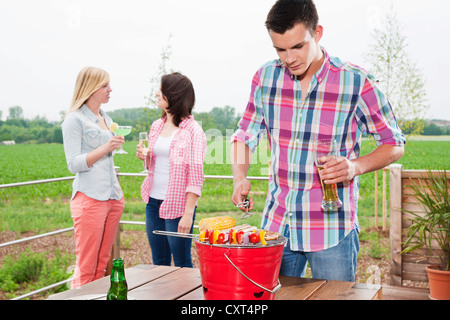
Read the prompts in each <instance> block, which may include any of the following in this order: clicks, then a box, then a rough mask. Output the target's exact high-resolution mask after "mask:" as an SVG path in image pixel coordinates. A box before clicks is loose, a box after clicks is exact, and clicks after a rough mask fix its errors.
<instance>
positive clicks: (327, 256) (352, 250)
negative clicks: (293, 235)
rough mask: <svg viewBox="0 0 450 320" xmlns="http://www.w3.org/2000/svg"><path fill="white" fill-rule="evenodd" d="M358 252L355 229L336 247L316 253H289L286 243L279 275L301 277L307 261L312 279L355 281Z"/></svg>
mask: <svg viewBox="0 0 450 320" xmlns="http://www.w3.org/2000/svg"><path fill="white" fill-rule="evenodd" d="M358 252H359V240H358V232H357V230H355V229H354V230H353V231H351V232H350V233H349V234H348V235H347V236H346V237H345V238H344V239H343V240H342V241H341V242H339V244H338V245H336V246H334V247H332V248H328V249H325V250H322V251H317V252H302V251H291V249H290V248H289V241H288V243H287V245H286V246H285V247H284V250H283V258H282V261H281V269H280V274H282V275H286V276H291V277H303V276H304V275H305V271H306V262H307V261H308V262H309V265H310V267H311V271H312V277H313V278H314V279H325V280H328V281H329V280H341V281H355V274H356V262H357V256H358Z"/></svg>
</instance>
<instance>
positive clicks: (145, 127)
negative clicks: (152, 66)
mask: <svg viewBox="0 0 450 320" xmlns="http://www.w3.org/2000/svg"><path fill="white" fill-rule="evenodd" d="M171 38H172V34H170V35H169V39H168V42H167V46H166V47H164V48H163V49H162V50H161V58H160V61H159V66H158V73H157V74H156V75H155V76H153V77H151V78H150V93H149V95H148V96H146V97H145V98H146V99H147V108H145V110H144V115H143V117H142V118H141V119H140V120H138V121H137V124H136V131H137V132H149V131H150V126H151V125H152V123H153V122H154V121H155V120H156V119H158V118H160V116H161V110H159V109H157V108H155V106H156V92H158V90H159V87H160V84H161V77H162V76H163V75H165V74H167V73H168V70H167V62H168V61H169V60H170V56H171V55H172V46H171V44H170V39H171Z"/></svg>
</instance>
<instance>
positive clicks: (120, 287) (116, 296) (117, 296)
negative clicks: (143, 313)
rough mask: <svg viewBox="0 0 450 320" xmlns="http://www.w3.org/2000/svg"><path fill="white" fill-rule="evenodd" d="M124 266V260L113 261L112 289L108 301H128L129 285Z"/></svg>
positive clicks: (107, 296)
mask: <svg viewBox="0 0 450 320" xmlns="http://www.w3.org/2000/svg"><path fill="white" fill-rule="evenodd" d="M123 266H124V263H123V259H120V258H118V259H114V260H113V267H112V271H111V287H110V288H109V291H108V294H107V295H106V300H127V292H128V285H127V280H126V279H125V271H124V267H123Z"/></svg>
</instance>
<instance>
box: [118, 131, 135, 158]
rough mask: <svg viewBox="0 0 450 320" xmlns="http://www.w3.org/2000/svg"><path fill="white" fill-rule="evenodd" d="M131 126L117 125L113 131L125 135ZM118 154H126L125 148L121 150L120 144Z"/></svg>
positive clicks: (128, 132)
mask: <svg viewBox="0 0 450 320" xmlns="http://www.w3.org/2000/svg"><path fill="white" fill-rule="evenodd" d="M131 129H132V127H131V126H117V129H116V131H115V133H116V134H117V135H118V136H121V137H125V136H126V135H128V134H130V133H131ZM117 153H118V154H128V152H126V151H125V150H123V146H120V149H119V150H118V151H117Z"/></svg>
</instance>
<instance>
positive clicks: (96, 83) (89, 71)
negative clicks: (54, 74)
mask: <svg viewBox="0 0 450 320" xmlns="http://www.w3.org/2000/svg"><path fill="white" fill-rule="evenodd" d="M108 82H109V74H108V72H106V71H105V70H102V69H99V68H95V67H85V68H83V69H82V70H81V71H80V73H79V74H78V77H77V82H76V84H75V92H74V93H73V99H72V106H71V107H70V109H69V112H68V113H71V112H73V111H75V110H77V109H79V108H81V106H82V105H83V104H84V103H85V102H86V101H87V99H89V97H90V96H91V95H92V94H93V93H94V92H95V91H97V90H98V89H100V88H101V87H102V86H103V85H104V84H106V83H108Z"/></svg>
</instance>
